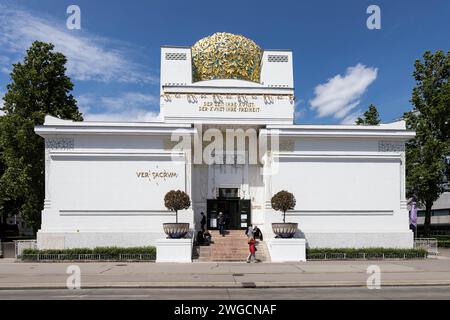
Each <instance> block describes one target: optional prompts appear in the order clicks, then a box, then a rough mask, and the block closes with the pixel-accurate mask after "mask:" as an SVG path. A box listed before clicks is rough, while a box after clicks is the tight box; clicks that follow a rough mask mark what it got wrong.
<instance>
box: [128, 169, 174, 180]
mask: <svg viewBox="0 0 450 320" xmlns="http://www.w3.org/2000/svg"><path fill="white" fill-rule="evenodd" d="M136 176H137V178H138V179H148V180H149V181H166V180H167V179H174V178H178V173H176V172H170V171H166V170H162V171H138V172H136Z"/></svg>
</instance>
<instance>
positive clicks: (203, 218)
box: [200, 212, 206, 232]
mask: <svg viewBox="0 0 450 320" xmlns="http://www.w3.org/2000/svg"><path fill="white" fill-rule="evenodd" d="M200 214H201V215H202V220H200V226H201V228H202V231H203V232H204V231H205V225H206V216H205V213H204V212H202V213H200Z"/></svg>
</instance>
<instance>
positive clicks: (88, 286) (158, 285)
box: [0, 280, 450, 291]
mask: <svg viewBox="0 0 450 320" xmlns="http://www.w3.org/2000/svg"><path fill="white" fill-rule="evenodd" d="M417 286H421V287H447V286H449V287H450V280H442V281H390V282H385V283H381V288H383V287H417ZM358 287H359V288H361V287H364V288H365V287H367V284H366V282H360V281H354V282H333V283H317V282H304V283H292V284H291V283H289V284H287V283H265V282H256V283H245V282H244V283H236V284H231V283H202V284H199V283H197V284H192V283H176V284H174V283H142V284H127V283H117V284H94V283H93V284H85V285H83V286H82V287H81V290H83V289H283V288H292V289H294V288H358ZM61 289H67V287H66V286H62V285H60V284H50V285H40V284H39V285H31V286H30V285H24V286H20V285H13V284H11V285H6V286H0V290H1V291H4V290H61Z"/></svg>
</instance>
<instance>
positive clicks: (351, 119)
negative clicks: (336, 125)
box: [341, 110, 362, 124]
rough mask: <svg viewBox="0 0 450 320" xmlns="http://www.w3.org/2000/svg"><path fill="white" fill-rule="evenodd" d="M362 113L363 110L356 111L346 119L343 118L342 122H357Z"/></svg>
mask: <svg viewBox="0 0 450 320" xmlns="http://www.w3.org/2000/svg"><path fill="white" fill-rule="evenodd" d="M361 115H362V112H361V110H358V111H355V112H353V113H351V114H349V115H348V116H346V117H345V118H344V119H342V121H341V124H356V120H357V119H358V118H359V117H360V116H361Z"/></svg>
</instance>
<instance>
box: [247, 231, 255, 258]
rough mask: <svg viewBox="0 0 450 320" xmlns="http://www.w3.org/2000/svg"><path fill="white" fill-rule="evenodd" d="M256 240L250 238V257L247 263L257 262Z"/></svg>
mask: <svg viewBox="0 0 450 320" xmlns="http://www.w3.org/2000/svg"><path fill="white" fill-rule="evenodd" d="M255 245H256V240H255V238H253V237H252V238H250V240H248V249H249V251H250V253H249V255H248V257H247V263H250V262H252V260H253V262H256V246H255Z"/></svg>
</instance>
